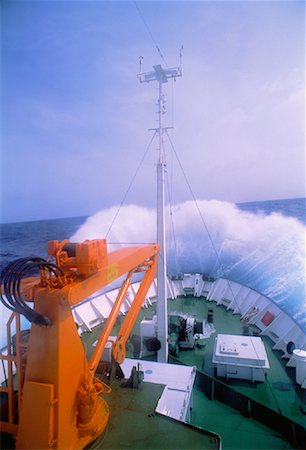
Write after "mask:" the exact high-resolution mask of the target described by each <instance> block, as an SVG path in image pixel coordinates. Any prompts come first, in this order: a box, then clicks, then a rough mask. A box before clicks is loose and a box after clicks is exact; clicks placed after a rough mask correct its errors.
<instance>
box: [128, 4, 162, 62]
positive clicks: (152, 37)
mask: <svg viewBox="0 0 306 450" xmlns="http://www.w3.org/2000/svg"><path fill="white" fill-rule="evenodd" d="M133 3H134V5H135V8H136V9H137V11H138V14H139V17H140V18H141V20H142V22H143V24H144V26H145V27H146V30H147V32H148V34H149V36H150V38H151V40H152V42H153V44H154V45H155V47H156V50H157V51H158V54H159V56H160V57H161V59H162V60H163V62H164V63H165V64H166V67H169V66H168V64H167V61H166V60H165V58H164V55H163V54H162V52H161V50H160V47H159V46H158V44H157V42H156V40H155V38H154V36H153V33H152V31H151V30H150V27H149V25H148V24H147V22H146V20H145V18H144V16H143V14H142V12H141V10H140V8H139V6H138V5H137V2H133Z"/></svg>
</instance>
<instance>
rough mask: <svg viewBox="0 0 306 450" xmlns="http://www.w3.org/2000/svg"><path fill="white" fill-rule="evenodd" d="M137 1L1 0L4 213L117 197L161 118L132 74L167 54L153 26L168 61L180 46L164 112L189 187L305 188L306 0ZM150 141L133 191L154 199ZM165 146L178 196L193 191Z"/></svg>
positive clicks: (241, 191)
mask: <svg viewBox="0 0 306 450" xmlns="http://www.w3.org/2000/svg"><path fill="white" fill-rule="evenodd" d="M137 6H138V8H139V10H140V11H141V14H142V17H143V18H144V20H145V22H146V24H145V23H144V22H143V20H142V17H141V16H140V14H139V10H138V9H137V7H136V5H135V2H130V1H120V2H116V1H85V0H84V1H73V0H71V1H68V0H67V1H41V0H40V1H31V0H24V1H14V0H7V1H5V0H2V2H1V10H2V17H1V20H2V24H1V25H2V27H1V28H2V31H1V40H2V55H1V60H2V61H1V62H2V68H1V75H2V100H1V107H2V119H1V121H2V124H1V125H2V126H1V132H2V133H1V134H2V154H1V167H2V169H1V175H2V177H1V178H2V181H1V194H2V204H1V213H2V214H1V220H2V221H7V222H12V221H18V220H34V219H40V218H53V217H54V218H56V217H70V216H81V215H90V214H92V213H95V212H96V211H98V210H101V209H102V208H104V207H109V206H112V205H114V204H119V203H120V202H121V200H122V198H123V195H124V193H125V192H126V189H127V187H128V186H129V183H130V181H131V179H132V177H133V175H134V172H135V169H136V167H137V166H138V164H139V162H140V160H141V158H142V156H143V154H144V153H145V150H146V148H147V146H148V144H149V142H150V139H151V136H152V132H149V131H148V128H153V127H155V126H156V119H157V115H156V110H157V108H156V99H157V85H156V84H155V83H150V84H145V83H144V84H140V83H139V82H138V80H137V77H136V74H137V72H138V58H139V56H143V58H144V59H143V69H144V70H146V71H151V70H152V65H153V64H159V63H161V64H162V65H164V66H165V64H164V62H163V61H162V60H161V57H160V55H159V53H158V52H157V50H156V47H155V45H154V42H153V39H154V41H155V42H156V43H157V44H158V46H159V48H160V50H161V52H162V54H163V56H164V58H165V60H166V62H167V64H168V66H169V67H172V66H176V65H178V64H179V52H180V48H181V46H182V45H183V46H184V50H183V77H182V78H180V79H178V80H177V81H176V82H175V83H172V82H171V83H168V84H167V85H164V87H165V90H166V94H167V111H168V113H167V115H166V116H165V125H167V126H172V125H174V126H175V129H174V130H173V131H171V139H172V141H173V144H174V146H175V149H176V152H177V154H178V155H179V157H180V160H181V163H182V165H183V167H184V170H185V173H186V174H187V177H188V179H189V181H190V184H191V186H192V188H193V191H194V194H195V196H196V197H197V198H199V199H213V198H214V199H218V200H227V201H231V202H242V201H251V200H264V199H277V198H290V197H304V196H305V161H304V158H305V156H304V150H305V145H304V144H305V141H304V137H305V78H304V77H305V3H304V2H303V1H300V2H296V1H284V2H281V1H275V2H258V1H254V2H247V1H244V2H242V1H240V2H231V1H226V2H218V1H214V2H208V1H197V2H192V1H188V2H187V1H180V2H177V1H160V2H157V1H153V2H150V1H141V2H137ZM148 28H149V30H150V32H151V35H150V33H149V31H148ZM152 37H153V39H152ZM156 148H157V141H156V142H154V143H153V145H152V146H151V149H150V152H149V155H148V157H147V158H146V159H145V162H144V164H143V166H142V169H141V170H140V172H139V174H138V176H137V177H136V180H135V183H134V184H133V187H132V189H131V190H130V192H129V195H128V197H127V200H126V202H127V203H137V204H140V205H148V206H153V205H154V203H155V187H154V185H155V162H156V160H157V151H156ZM166 150H167V155H168V163H169V185H170V189H171V191H172V194H173V201H174V202H179V201H183V200H187V199H189V198H190V194H189V192H188V189H187V187H186V185H185V182H184V180H183V177H182V174H181V172H180V168H179V166H178V164H177V163H176V162H175V157H174V156H173V154H172V152H171V147H170V146H169V145H168V146H167V147H166ZM172 169H173V171H172Z"/></svg>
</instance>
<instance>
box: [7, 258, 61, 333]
mask: <svg viewBox="0 0 306 450" xmlns="http://www.w3.org/2000/svg"><path fill="white" fill-rule="evenodd" d="M42 270H43V271H45V270H47V271H48V272H49V278H52V276H53V277H54V278H60V277H61V276H63V275H64V272H63V271H62V269H61V268H60V267H58V266H56V265H55V264H53V263H50V262H48V261H46V260H45V259H43V258H40V257H36V256H34V257H27V258H19V259H17V260H15V261H13V262H11V263H10V264H9V265H8V266H7V267H6V268H5V269H3V270H2V272H1V275H0V284H1V286H2V289H1V294H0V300H1V302H2V304H3V305H4V306H5V307H6V308H8V309H10V310H11V311H14V312H16V313H18V314H22V315H23V316H25V317H26V318H27V319H28V320H29V321H30V322H34V323H36V324H37V325H51V324H52V322H51V320H50V319H49V318H48V317H47V316H44V315H42V314H40V313H38V312H37V311H35V310H33V309H32V308H30V307H29V306H28V305H27V304H26V303H25V301H24V300H23V298H22V293H21V281H22V279H23V278H24V277H26V276H27V277H28V276H29V275H34V274H37V271H42Z"/></svg>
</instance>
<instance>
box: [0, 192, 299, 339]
mask: <svg viewBox="0 0 306 450" xmlns="http://www.w3.org/2000/svg"><path fill="white" fill-rule="evenodd" d="M117 210H118V207H117V206H114V207H113V208H109V209H107V210H103V211H100V212H98V213H96V214H94V215H93V216H91V217H73V218H67V219H53V220H43V221H35V222H19V223H13V224H1V225H0V243H1V244H0V267H1V269H2V268H3V267H5V266H6V265H7V264H8V263H9V262H10V261H12V260H14V259H16V258H20V257H24V256H33V255H35V256H41V257H47V242H48V241H49V240H52V239H57V240H63V239H71V240H72V241H76V242H81V241H83V240H85V239H94V238H104V237H105V236H106V234H107V232H108V230H109V226H110V224H111V223H112V220H113V218H114V216H115V215H116V213H117ZM199 210H200V212H201V214H199ZM305 211H306V199H305V198H302V199H287V200H271V201H261V202H252V203H242V204H237V205H235V204H231V203H227V202H220V201H214V200H211V201H200V200H199V201H198V203H197V207H195V204H194V202H186V203H183V204H179V205H175V206H173V208H172V211H171V216H170V211H168V213H169V222H168V223H169V226H168V230H167V234H168V254H167V259H168V271H169V273H170V274H177V273H188V272H199V273H205V274H207V275H210V276H213V277H216V276H226V277H228V278H230V279H233V280H234V281H237V282H240V283H243V284H245V285H247V286H250V287H252V288H253V289H256V290H258V291H260V292H262V293H263V294H265V295H267V296H269V297H270V298H271V299H272V300H274V301H275V302H277V303H278V304H279V305H280V306H281V307H282V308H283V309H284V310H286V312H287V313H289V315H291V316H292V317H293V318H294V319H295V320H296V321H297V322H298V323H299V325H300V326H301V327H302V328H304V329H305V328H306V326H305V325H306V317H305V226H306V217H305ZM170 219H171V220H170ZM155 224H156V219H155V211H154V210H153V209H148V208H144V207H140V206H136V205H127V206H123V207H122V208H121V210H120V213H119V214H118V217H117V219H116V221H115V222H114V224H113V226H112V228H111V230H110V232H109V234H108V236H107V239H108V242H110V244H109V247H110V249H111V248H118V246H119V245H123V244H122V243H127V242H129V243H131V244H138V243H145V242H154V240H155ZM0 312H1V315H2V316H3V317H4V318H5V317H6V316H8V314H9V311H8V310H6V311H5V308H4V307H3V305H2V304H1V305H0ZM2 326H3V321H2ZM1 343H3V330H0V346H1Z"/></svg>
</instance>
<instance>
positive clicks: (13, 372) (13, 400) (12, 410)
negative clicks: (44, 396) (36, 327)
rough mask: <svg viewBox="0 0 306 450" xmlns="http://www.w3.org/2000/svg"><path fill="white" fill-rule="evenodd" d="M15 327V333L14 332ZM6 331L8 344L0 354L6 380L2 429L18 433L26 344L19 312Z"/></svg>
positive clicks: (1, 391)
mask: <svg viewBox="0 0 306 450" xmlns="http://www.w3.org/2000/svg"><path fill="white" fill-rule="evenodd" d="M14 328H15V334H13V333H14ZM6 333H7V346H6V348H5V353H3V352H1V354H0V360H1V366H2V369H3V372H4V382H3V383H2V384H1V386H0V395H1V397H2V402H1V403H2V407H1V416H0V429H1V432H3V433H10V434H17V427H18V411H19V410H20V405H21V391H22V377H21V352H22V347H23V346H24V344H23V343H22V340H21V328H20V315H19V314H17V313H15V312H14V313H12V314H11V316H10V318H9V320H8V322H7V325H6ZM25 345H26V344H25Z"/></svg>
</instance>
